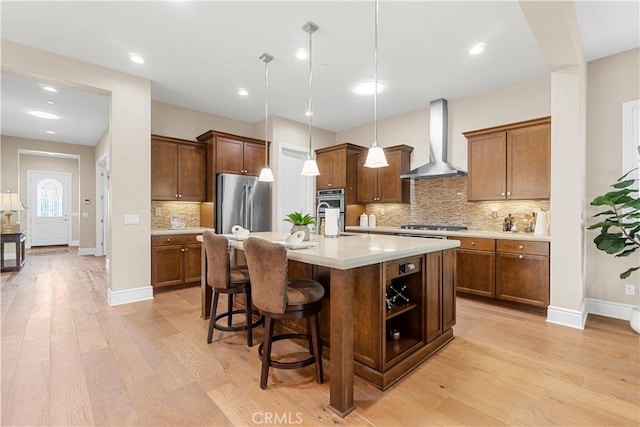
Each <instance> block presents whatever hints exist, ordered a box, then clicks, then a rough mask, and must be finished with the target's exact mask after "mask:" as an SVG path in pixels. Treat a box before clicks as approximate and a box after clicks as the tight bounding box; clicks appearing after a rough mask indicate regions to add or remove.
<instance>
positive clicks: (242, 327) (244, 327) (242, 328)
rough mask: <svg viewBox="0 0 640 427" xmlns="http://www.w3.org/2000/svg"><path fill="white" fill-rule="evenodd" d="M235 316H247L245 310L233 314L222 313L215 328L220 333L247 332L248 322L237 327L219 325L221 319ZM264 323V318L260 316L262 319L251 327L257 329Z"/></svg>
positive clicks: (214, 325)
mask: <svg viewBox="0 0 640 427" xmlns="http://www.w3.org/2000/svg"><path fill="white" fill-rule="evenodd" d="M233 314H246V313H245V311H244V310H233V311H232V312H231V313H229V312H227V313H222V314H218V315H217V316H216V317H215V321H214V324H213V327H214V328H215V329H217V330H219V331H225V332H229V331H234V332H237V331H246V330H247V322H244V323H242V324H240V325H237V326H225V325H220V324H218V320H220V319H226V318H227V317H229V316H231V315H233ZM254 314H259V313H254ZM251 320H252V321H253V319H251ZM263 323H264V316H262V315H260V318H259V319H258V320H256V321H255V322H253V323H251V327H252V328H255V327H256V326H260V325H262V324H263Z"/></svg>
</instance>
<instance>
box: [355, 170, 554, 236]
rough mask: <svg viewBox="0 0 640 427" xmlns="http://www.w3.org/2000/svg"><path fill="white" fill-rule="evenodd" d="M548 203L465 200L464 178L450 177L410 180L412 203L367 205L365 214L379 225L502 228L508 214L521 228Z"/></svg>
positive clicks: (499, 229) (495, 229)
mask: <svg viewBox="0 0 640 427" xmlns="http://www.w3.org/2000/svg"><path fill="white" fill-rule="evenodd" d="M549 206H550V203H549V200H517V201H493V202H468V201H467V177H451V178H437V179H418V180H412V181H411V203H409V204H371V205H367V213H368V214H371V213H372V214H374V215H375V216H376V222H377V224H378V226H389V227H396V226H399V225H402V224H443V225H465V226H467V227H468V228H469V229H471V230H486V231H502V222H503V220H504V218H505V217H506V216H507V215H508V214H511V216H513V217H514V218H515V221H516V222H517V224H518V227H519V228H520V230H523V229H524V225H525V222H526V219H527V216H530V215H531V213H532V212H534V211H535V210H536V209H538V208H540V209H542V210H544V211H548V210H549ZM493 208H495V209H497V211H498V217H497V218H496V219H493V218H492V217H491V211H492V209H493Z"/></svg>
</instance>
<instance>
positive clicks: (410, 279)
mask: <svg viewBox="0 0 640 427" xmlns="http://www.w3.org/2000/svg"><path fill="white" fill-rule="evenodd" d="M251 236H255V237H261V238H264V239H267V240H271V241H282V240H283V234H282V233H276V232H260V233H252V234H251ZM200 238H201V237H200ZM311 242H313V243H315V246H313V247H307V248H305V249H299V250H293V249H292V250H288V251H287V257H288V259H289V261H290V262H291V261H294V262H299V263H303V264H308V265H311V266H317V267H323V268H325V269H328V271H329V283H328V286H329V289H328V291H329V292H328V294H329V297H328V298H329V301H328V303H329V304H328V305H329V307H330V310H329V322H328V323H329V325H330V327H329V328H330V331H329V332H330V333H329V359H330V370H329V381H330V402H329V407H330V408H331V409H332V410H333V411H334V412H336V413H337V414H338V415H340V416H342V417H344V416H346V415H347V414H348V413H349V412H351V411H352V410H353V409H354V408H355V407H354V399H353V377H354V367H355V366H356V365H357V366H358V372H357V373H358V374H359V375H360V376H362V377H364V378H365V379H368V380H371V381H372V382H374V383H375V384H376V385H377V386H378V387H379V388H382V389H385V388H386V387H388V386H389V385H390V384H392V383H393V382H395V381H396V380H397V379H399V378H401V377H402V376H404V375H405V374H406V373H407V372H409V371H410V370H411V369H413V368H415V366H417V364H418V363H421V362H422V361H423V360H424V359H426V358H427V357H429V356H430V355H431V354H433V353H434V352H435V351H437V350H438V349H439V348H440V347H442V345H444V344H445V343H446V342H448V341H450V340H451V339H452V338H453V330H452V329H451V327H452V326H453V324H455V289H454V287H453V269H454V257H455V251H454V250H453V249H455V248H456V247H458V246H459V245H460V242H459V241H457V240H449V239H421V238H415V237H400V236H391V235H377V234H344V235H342V236H340V237H338V238H327V237H324V236H312V237H311ZM231 247H232V248H234V249H237V250H242V249H243V248H242V241H241V240H232V242H231ZM203 258H204V256H203ZM203 271H204V272H206V263H205V262H203ZM202 277H203V279H202V317H203V318H207V317H208V315H209V307H210V301H211V288H210V287H209V286H207V284H206V277H205V274H203V276H202ZM376 282H377V283H376ZM391 290H393V292H391ZM391 293H393V294H394V295H390V294H391ZM396 294H400V295H401V296H402V298H395V299H394V296H396ZM356 298H358V299H359V300H360V299H362V300H366V301H367V304H368V307H369V308H368V309H366V308H365V309H364V311H363V310H362V309H359V308H358V306H362V304H356V301H355V300H356ZM359 302H360V301H359ZM363 312H364V313H366V315H367V316H368V319H367V320H366V322H364V323H363V322H360V323H358V322H359V319H358V316H360V314H358V313H363ZM378 312H379V313H378ZM371 316H374V317H371ZM403 316H404V319H405V320H404V322H405V323H406V324H408V325H407V327H406V328H405V332H404V333H403V336H402V337H400V333H401V331H396V330H395V326H394V325H397V322H398V319H402V318H403ZM371 319H379V320H380V321H377V320H376V321H373V322H372V321H371ZM356 323H358V333H359V334H360V333H361V332H362V331H361V330H360V327H361V325H369V324H373V325H372V326H371V327H372V328H376V329H375V330H374V331H373V333H371V334H367V335H373V336H374V340H375V342H373V341H372V342H373V343H372V344H370V345H369V348H374V349H377V350H379V351H377V350H376V351H374V352H373V353H372V354H373V356H371V357H369V356H368V355H364V356H360V357H356V360H355V362H354V356H357V355H355V354H354V353H355V352H354V348H355V341H356V340H355V339H354V337H355V329H356V328H355V324H356ZM378 326H379V327H378ZM321 334H322V332H321ZM396 334H397V336H396ZM404 335H406V336H404Z"/></svg>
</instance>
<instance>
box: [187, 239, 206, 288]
mask: <svg viewBox="0 0 640 427" xmlns="http://www.w3.org/2000/svg"><path fill="white" fill-rule="evenodd" d="M184 250H185V251H184V282H185V283H190V282H199V281H200V277H201V275H202V253H201V250H202V249H201V244H200V243H190V244H188V245H184Z"/></svg>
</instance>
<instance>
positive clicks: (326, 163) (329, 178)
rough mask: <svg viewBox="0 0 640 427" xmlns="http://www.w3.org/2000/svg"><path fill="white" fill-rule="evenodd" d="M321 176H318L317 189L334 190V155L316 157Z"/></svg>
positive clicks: (324, 154)
mask: <svg viewBox="0 0 640 427" xmlns="http://www.w3.org/2000/svg"><path fill="white" fill-rule="evenodd" d="M316 163H317V164H318V170H319V171H320V175H318V176H316V189H317V190H326V189H329V188H333V153H322V154H318V155H317V156H316Z"/></svg>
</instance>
